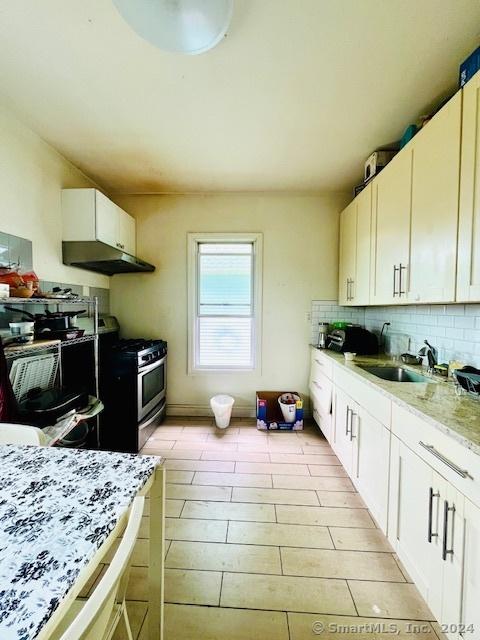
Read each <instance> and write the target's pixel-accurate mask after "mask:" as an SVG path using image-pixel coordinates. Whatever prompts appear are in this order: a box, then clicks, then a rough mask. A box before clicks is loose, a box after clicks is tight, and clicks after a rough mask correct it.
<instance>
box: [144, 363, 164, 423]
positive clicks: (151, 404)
mask: <svg viewBox="0 0 480 640" xmlns="http://www.w3.org/2000/svg"><path fill="white" fill-rule="evenodd" d="M137 390H138V405H137V406H138V416H137V418H138V422H141V421H142V420H143V419H144V418H145V416H147V415H148V414H149V413H150V412H151V411H152V410H153V409H155V407H156V406H157V405H159V404H161V403H162V402H163V399H164V398H165V395H166V390H167V356H164V357H163V358H162V359H161V360H157V361H156V362H153V363H152V364H148V365H146V366H145V367H142V368H141V369H139V370H138V382H137Z"/></svg>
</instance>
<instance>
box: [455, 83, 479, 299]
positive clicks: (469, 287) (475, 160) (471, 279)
mask: <svg viewBox="0 0 480 640" xmlns="http://www.w3.org/2000/svg"><path fill="white" fill-rule="evenodd" d="M479 122H480V73H477V74H476V75H475V76H474V77H473V78H472V79H471V80H470V82H468V83H467V84H466V85H465V86H464V88H463V113H462V152H461V173H460V218H459V233H458V273H457V300H458V302H478V301H480V162H479V159H480V129H479V126H478V123H479Z"/></svg>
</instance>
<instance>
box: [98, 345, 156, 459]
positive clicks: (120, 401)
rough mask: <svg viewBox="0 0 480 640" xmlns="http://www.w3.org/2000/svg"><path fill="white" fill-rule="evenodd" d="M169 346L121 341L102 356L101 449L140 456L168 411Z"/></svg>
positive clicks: (111, 346)
mask: <svg viewBox="0 0 480 640" xmlns="http://www.w3.org/2000/svg"><path fill="white" fill-rule="evenodd" d="M166 390H167V343H166V342H165V341H163V340H143V339H138V340H137V339H134V340H119V341H118V342H117V343H114V344H112V345H110V348H109V349H108V350H105V352H104V353H103V354H102V358H101V367H100V398H101V399H102V402H103V404H104V406H105V410H104V412H103V416H102V418H101V424H100V446H101V448H102V449H109V450H111V451H123V452H129V453H137V452H138V451H139V450H140V449H141V448H142V447H143V445H144V444H145V442H146V441H147V440H148V438H149V437H150V436H151V434H152V433H153V431H154V430H155V429H156V427H157V426H158V425H159V424H160V423H161V422H162V421H163V419H164V417H165V411H166Z"/></svg>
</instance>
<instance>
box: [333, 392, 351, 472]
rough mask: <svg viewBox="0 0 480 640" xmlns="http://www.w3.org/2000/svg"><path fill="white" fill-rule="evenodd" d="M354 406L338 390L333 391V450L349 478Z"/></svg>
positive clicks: (347, 397) (349, 399)
mask: <svg viewBox="0 0 480 640" xmlns="http://www.w3.org/2000/svg"><path fill="white" fill-rule="evenodd" d="M355 409H356V404H355V403H354V402H353V400H352V399H351V398H349V396H347V395H346V394H345V393H343V391H341V390H340V389H336V390H335V411H334V416H335V434H334V441H333V444H332V446H333V450H334V451H335V453H336V455H337V457H338V459H339V460H340V462H341V463H342V465H343V467H344V469H345V471H346V472H347V473H348V475H349V476H351V475H352V461H353V460H352V453H353V439H352V420H353V411H355Z"/></svg>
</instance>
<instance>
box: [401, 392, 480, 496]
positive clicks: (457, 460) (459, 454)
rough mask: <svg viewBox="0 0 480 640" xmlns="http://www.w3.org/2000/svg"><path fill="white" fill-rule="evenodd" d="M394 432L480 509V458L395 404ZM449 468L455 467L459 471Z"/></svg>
mask: <svg viewBox="0 0 480 640" xmlns="http://www.w3.org/2000/svg"><path fill="white" fill-rule="evenodd" d="M392 431H393V433H394V434H395V435H396V436H397V437H398V438H399V440H401V441H402V442H403V443H404V444H406V445H407V447H409V448H410V449H411V450H412V451H414V452H415V453H416V454H417V455H418V456H419V457H420V458H422V460H424V461H425V462H426V463H427V464H428V465H429V466H430V467H432V468H433V469H435V471H437V472H438V473H439V474H440V475H442V476H443V477H444V478H445V479H446V480H448V481H449V482H450V483H451V484H452V485H453V486H454V487H456V488H457V489H458V490H459V491H460V492H461V493H463V494H464V495H465V496H467V498H469V499H470V500H471V501H472V502H473V503H475V504H476V505H477V506H480V456H479V455H478V454H476V453H474V452H473V451H471V450H470V449H467V448H466V447H464V446H463V445H462V444H460V443H459V442H457V441H456V440H455V439H454V438H453V437H451V436H449V435H447V434H446V433H443V432H442V431H440V430H439V429H437V428H436V427H434V426H433V425H431V424H429V423H428V422H426V421H425V420H422V419H421V418H419V417H417V416H415V415H413V414H412V413H410V412H409V411H408V410H407V409H404V408H403V407H399V406H398V405H396V404H395V403H393V407H392ZM421 443H423V445H422V444H421ZM425 446H427V447H429V448H428V449H427V448H425ZM432 447H433V448H432ZM439 456H440V457H439ZM449 465H453V466H454V467H455V468H456V471H455V470H454V469H452V468H451V466H449ZM464 471H465V472H467V473H468V475H467V476H466V477H465V478H464V477H462V475H460V474H461V473H462V472H464Z"/></svg>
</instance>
